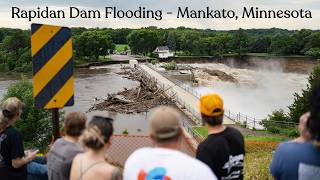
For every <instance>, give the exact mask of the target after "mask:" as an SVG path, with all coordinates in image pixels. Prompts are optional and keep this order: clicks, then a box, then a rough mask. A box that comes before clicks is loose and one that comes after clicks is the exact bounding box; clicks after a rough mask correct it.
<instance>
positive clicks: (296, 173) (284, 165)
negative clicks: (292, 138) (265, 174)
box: [270, 142, 320, 180]
mask: <svg viewBox="0 0 320 180" xmlns="http://www.w3.org/2000/svg"><path fill="white" fill-rule="evenodd" d="M270 172H271V174H272V175H273V177H275V178H276V179H277V180H287V179H288V180H295V179H297V180H298V179H299V180H301V179H320V148H319V147H315V146H314V145H313V144H312V143H309V142H306V143H296V142H285V143H282V144H280V145H279V146H278V148H277V150H276V152H275V153H274V155H273V159H272V162H271V165H270Z"/></svg>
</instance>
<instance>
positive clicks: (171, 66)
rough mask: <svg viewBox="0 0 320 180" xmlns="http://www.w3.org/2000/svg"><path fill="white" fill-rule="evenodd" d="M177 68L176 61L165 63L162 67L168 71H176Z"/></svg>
mask: <svg viewBox="0 0 320 180" xmlns="http://www.w3.org/2000/svg"><path fill="white" fill-rule="evenodd" d="M176 66H177V63H176V61H174V60H172V61H170V62H169V63H165V64H164V65H162V66H161V67H163V68H165V69H166V70H167V71H169V70H175V69H176Z"/></svg>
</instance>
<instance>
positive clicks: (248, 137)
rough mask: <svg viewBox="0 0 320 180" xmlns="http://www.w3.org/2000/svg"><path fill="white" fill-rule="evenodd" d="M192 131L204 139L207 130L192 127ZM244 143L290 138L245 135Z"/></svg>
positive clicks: (200, 127) (279, 140) (201, 127)
mask: <svg viewBox="0 0 320 180" xmlns="http://www.w3.org/2000/svg"><path fill="white" fill-rule="evenodd" d="M192 129H193V130H194V131H195V132H196V133H198V134H199V135H200V136H201V137H203V138H205V137H207V136H208V130H207V128H206V127H204V126H194V127H192ZM244 138H245V140H246V141H259V142H283V141H287V140H289V139H290V138H286V137H283V136H276V135H274V136H273V135H272V136H270V135H268V136H252V135H246V136H245V137H244Z"/></svg>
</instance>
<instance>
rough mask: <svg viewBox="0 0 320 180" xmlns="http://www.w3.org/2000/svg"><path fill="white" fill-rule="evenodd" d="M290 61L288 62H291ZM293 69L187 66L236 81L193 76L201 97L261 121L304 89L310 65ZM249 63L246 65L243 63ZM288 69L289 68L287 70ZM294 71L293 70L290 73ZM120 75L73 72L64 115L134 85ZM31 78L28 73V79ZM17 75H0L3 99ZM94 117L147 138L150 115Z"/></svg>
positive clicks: (102, 70)
mask: <svg viewBox="0 0 320 180" xmlns="http://www.w3.org/2000/svg"><path fill="white" fill-rule="evenodd" d="M290 62H291V61H290ZM297 62H299V63H300V64H297V63H294V64H293V65H288V64H286V65H285V66H284V65H283V63H278V62H277V61H264V63H263V64H261V63H259V65H257V63H255V66H254V68H253V67H252V66H251V67H249V65H248V67H244V66H233V65H231V64H230V63H229V64H226V63H225V64H221V63H218V62H215V63H193V64H190V63H188V64H189V65H190V66H192V67H195V68H200V69H201V68H208V69H218V70H220V71H223V72H225V73H227V74H229V75H232V76H233V77H235V78H236V79H237V81H238V83H237V84H235V83H232V82H224V81H220V80H219V79H217V78H214V77H207V76H206V75H205V74H201V73H198V74H197V73H195V75H196V76H197V80H198V81H199V85H198V86H197V87H194V88H195V90H196V91H197V92H198V93H200V94H206V93H209V92H217V93H219V94H221V96H222V97H223V99H224V102H225V107H226V109H230V110H231V111H232V112H234V113H238V112H241V113H242V114H246V115H248V116H252V117H255V118H257V119H261V118H265V117H266V116H267V115H268V114H269V113H271V112H272V111H273V110H276V109H279V108H283V109H285V110H287V106H288V105H290V104H291V103H292V102H293V93H294V92H297V93H301V90H302V89H303V88H306V83H307V78H308V75H309V72H310V70H311V69H312V68H310V67H311V66H312V65H310V63H306V65H304V62H303V61H297ZM246 65H247V64H246ZM305 66H307V67H308V68H307V70H299V71H297V72H295V71H294V70H295V69H297V67H305ZM288 69H291V70H290V71H288ZM292 69H293V70H292ZM118 71H120V65H109V66H105V67H99V68H95V69H76V70H75V77H76V79H75V105H74V106H72V107H67V108H64V110H65V111H66V112H70V111H83V112H86V111H87V110H88V109H89V108H90V107H91V105H92V104H93V103H94V102H95V98H96V97H98V98H104V97H106V96H107V94H108V93H116V92H118V91H120V90H122V89H123V88H124V87H126V88H128V89H129V88H133V87H135V86H137V85H138V82H135V81H132V80H128V79H125V78H122V77H121V75H118V74H116V72H118ZM27 77H29V78H30V77H31V75H27ZM20 78H21V76H20V75H19V74H11V75H5V74H1V73H0V97H2V96H3V94H4V92H5V90H6V89H7V87H8V86H9V85H10V84H11V83H13V82H15V81H17V80H18V79H20ZM174 78H178V79H179V80H181V81H183V82H184V83H185V84H188V85H190V86H192V85H191V82H190V77H187V76H186V75H183V76H180V75H179V76H174ZM94 114H101V115H106V116H110V117H112V118H114V120H115V122H114V124H115V131H116V133H122V132H123V131H124V130H125V129H127V130H128V131H129V134H140V135H141V134H144V135H145V134H147V132H148V117H149V114H150V113H141V114H119V113H115V112H108V111H100V112H99V111H94V112H90V113H87V115H88V117H89V118H90V117H92V115H94Z"/></svg>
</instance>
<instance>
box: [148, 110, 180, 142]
mask: <svg viewBox="0 0 320 180" xmlns="http://www.w3.org/2000/svg"><path fill="white" fill-rule="evenodd" d="M180 119H181V115H180V113H179V112H178V111H177V110H176V109H174V108H172V107H168V106H160V107H158V108H156V109H155V111H154V112H153V113H152V115H151V118H150V131H151V134H152V135H153V136H154V137H155V138H157V139H170V138H173V137H175V136H176V135H177V134H178V133H179V132H180V127H181V125H180Z"/></svg>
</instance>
